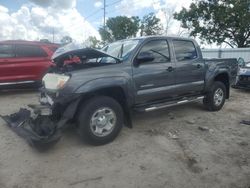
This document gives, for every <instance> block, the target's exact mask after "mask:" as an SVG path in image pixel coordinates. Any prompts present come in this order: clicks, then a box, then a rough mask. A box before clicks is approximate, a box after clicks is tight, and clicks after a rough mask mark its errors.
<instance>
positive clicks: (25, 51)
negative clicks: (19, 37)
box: [16, 44, 48, 57]
mask: <svg viewBox="0 0 250 188" xmlns="http://www.w3.org/2000/svg"><path fill="white" fill-rule="evenodd" d="M47 56H48V55H47V53H46V52H45V51H44V50H43V49H42V48H40V47H39V46H35V45H22V44H17V45H16V57H47Z"/></svg>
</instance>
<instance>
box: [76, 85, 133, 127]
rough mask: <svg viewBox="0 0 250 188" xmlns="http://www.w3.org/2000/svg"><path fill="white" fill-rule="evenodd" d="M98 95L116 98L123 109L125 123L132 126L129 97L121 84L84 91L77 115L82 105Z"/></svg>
mask: <svg viewBox="0 0 250 188" xmlns="http://www.w3.org/2000/svg"><path fill="white" fill-rule="evenodd" d="M97 96H107V97H111V98H113V99H114V100H116V101H117V102H118V103H119V104H120V105H121V107H122V109H123V112H124V117H125V118H124V119H125V125H126V126H127V127H130V128H132V118H131V116H132V114H131V110H130V104H129V99H128V96H127V94H126V92H125V91H124V89H123V88H122V87H121V86H109V87H103V88H99V89H96V90H94V91H89V92H87V93H83V94H82V95H81V99H80V101H79V104H78V107H77V109H76V113H75V116H77V115H78V112H79V109H80V108H81V106H82V105H84V103H85V102H86V101H88V100H89V99H90V98H92V97H97Z"/></svg>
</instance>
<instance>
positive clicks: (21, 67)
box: [13, 44, 50, 81]
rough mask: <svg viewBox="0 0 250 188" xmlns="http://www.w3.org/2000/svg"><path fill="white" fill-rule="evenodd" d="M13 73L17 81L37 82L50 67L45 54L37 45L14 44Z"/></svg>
mask: <svg viewBox="0 0 250 188" xmlns="http://www.w3.org/2000/svg"><path fill="white" fill-rule="evenodd" d="M15 46H16V48H15V54H16V58H15V62H14V63H15V67H14V68H13V72H14V73H15V75H16V79H18V80H27V81H38V80H40V79H41V77H42V75H43V74H44V73H45V72H46V70H47V69H48V68H49V66H50V60H49V57H48V55H47V53H46V52H45V51H44V50H43V49H42V48H41V47H40V46H38V45H28V44H24V45H23V44H16V45H15Z"/></svg>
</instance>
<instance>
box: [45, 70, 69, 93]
mask: <svg viewBox="0 0 250 188" xmlns="http://www.w3.org/2000/svg"><path fill="white" fill-rule="evenodd" d="M69 79H70V76H68V75H61V74H53V73H48V74H46V75H45V76H44V77H43V84H44V87H45V88H46V89H48V90H51V91H57V90H59V89H61V88H63V86H64V85H65V84H66V83H67V82H68V81H69Z"/></svg>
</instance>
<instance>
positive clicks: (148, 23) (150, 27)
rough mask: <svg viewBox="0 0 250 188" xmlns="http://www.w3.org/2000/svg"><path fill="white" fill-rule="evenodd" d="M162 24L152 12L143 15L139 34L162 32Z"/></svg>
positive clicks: (157, 33)
mask: <svg viewBox="0 0 250 188" xmlns="http://www.w3.org/2000/svg"><path fill="white" fill-rule="evenodd" d="M162 28H163V27H162V24H161V23H160V19H159V18H157V17H156V16H155V14H154V13H150V14H148V15H146V16H144V17H143V18H142V20H141V26H140V29H141V31H140V33H141V36H145V35H159V34H161V33H162Z"/></svg>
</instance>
